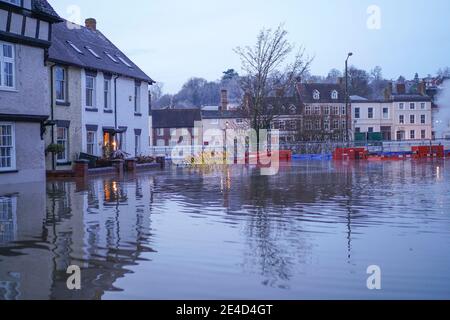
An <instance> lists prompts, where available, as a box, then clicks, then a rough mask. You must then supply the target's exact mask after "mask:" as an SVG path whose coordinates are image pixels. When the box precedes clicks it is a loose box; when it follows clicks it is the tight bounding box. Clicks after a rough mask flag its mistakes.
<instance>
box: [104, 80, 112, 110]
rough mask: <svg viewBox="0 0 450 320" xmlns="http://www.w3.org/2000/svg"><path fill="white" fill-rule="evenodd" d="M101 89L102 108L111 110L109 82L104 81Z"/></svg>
mask: <svg viewBox="0 0 450 320" xmlns="http://www.w3.org/2000/svg"><path fill="white" fill-rule="evenodd" d="M103 85H104V87H103V103H104V104H103V107H104V108H105V110H109V109H111V80H107V79H106V80H105V81H104V84H103Z"/></svg>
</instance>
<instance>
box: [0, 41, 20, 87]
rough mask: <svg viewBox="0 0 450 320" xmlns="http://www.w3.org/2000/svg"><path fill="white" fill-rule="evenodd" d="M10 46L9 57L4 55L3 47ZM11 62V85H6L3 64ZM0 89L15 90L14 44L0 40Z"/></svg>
mask: <svg viewBox="0 0 450 320" xmlns="http://www.w3.org/2000/svg"><path fill="white" fill-rule="evenodd" d="M5 46H8V47H11V57H6V56H5V55H4V47H5ZM6 64H11V66H12V69H11V72H12V74H11V75H10V76H11V77H12V80H11V81H12V85H11V86H7V85H6V84H5V83H6V73H5V65H6ZM0 89H1V90H16V46H15V45H14V44H13V43H9V42H5V41H0Z"/></svg>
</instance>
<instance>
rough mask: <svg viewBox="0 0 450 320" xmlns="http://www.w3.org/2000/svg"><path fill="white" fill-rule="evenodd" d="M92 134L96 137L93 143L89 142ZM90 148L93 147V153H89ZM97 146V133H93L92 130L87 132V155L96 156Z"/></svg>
mask: <svg viewBox="0 0 450 320" xmlns="http://www.w3.org/2000/svg"><path fill="white" fill-rule="evenodd" d="M90 134H93V135H92V136H93V137H94V139H93V141H92V142H90V141H89V136H90ZM90 146H92V153H89V148H90ZM96 146H97V132H96V131H92V130H87V131H86V153H87V154H90V155H92V156H96V155H97V151H98V150H97V148H96Z"/></svg>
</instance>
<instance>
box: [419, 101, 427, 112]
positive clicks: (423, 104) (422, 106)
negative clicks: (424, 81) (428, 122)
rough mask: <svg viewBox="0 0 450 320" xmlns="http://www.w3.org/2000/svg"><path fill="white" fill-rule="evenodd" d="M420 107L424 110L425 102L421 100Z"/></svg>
mask: <svg viewBox="0 0 450 320" xmlns="http://www.w3.org/2000/svg"><path fill="white" fill-rule="evenodd" d="M420 109H422V110H425V109H426V104H425V103H424V102H422V103H421V104H420Z"/></svg>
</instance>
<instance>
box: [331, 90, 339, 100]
mask: <svg viewBox="0 0 450 320" xmlns="http://www.w3.org/2000/svg"><path fill="white" fill-rule="evenodd" d="M338 98H339V94H338V92H337V91H336V90H333V92H332V93H331V99H333V100H337V99H338Z"/></svg>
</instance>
